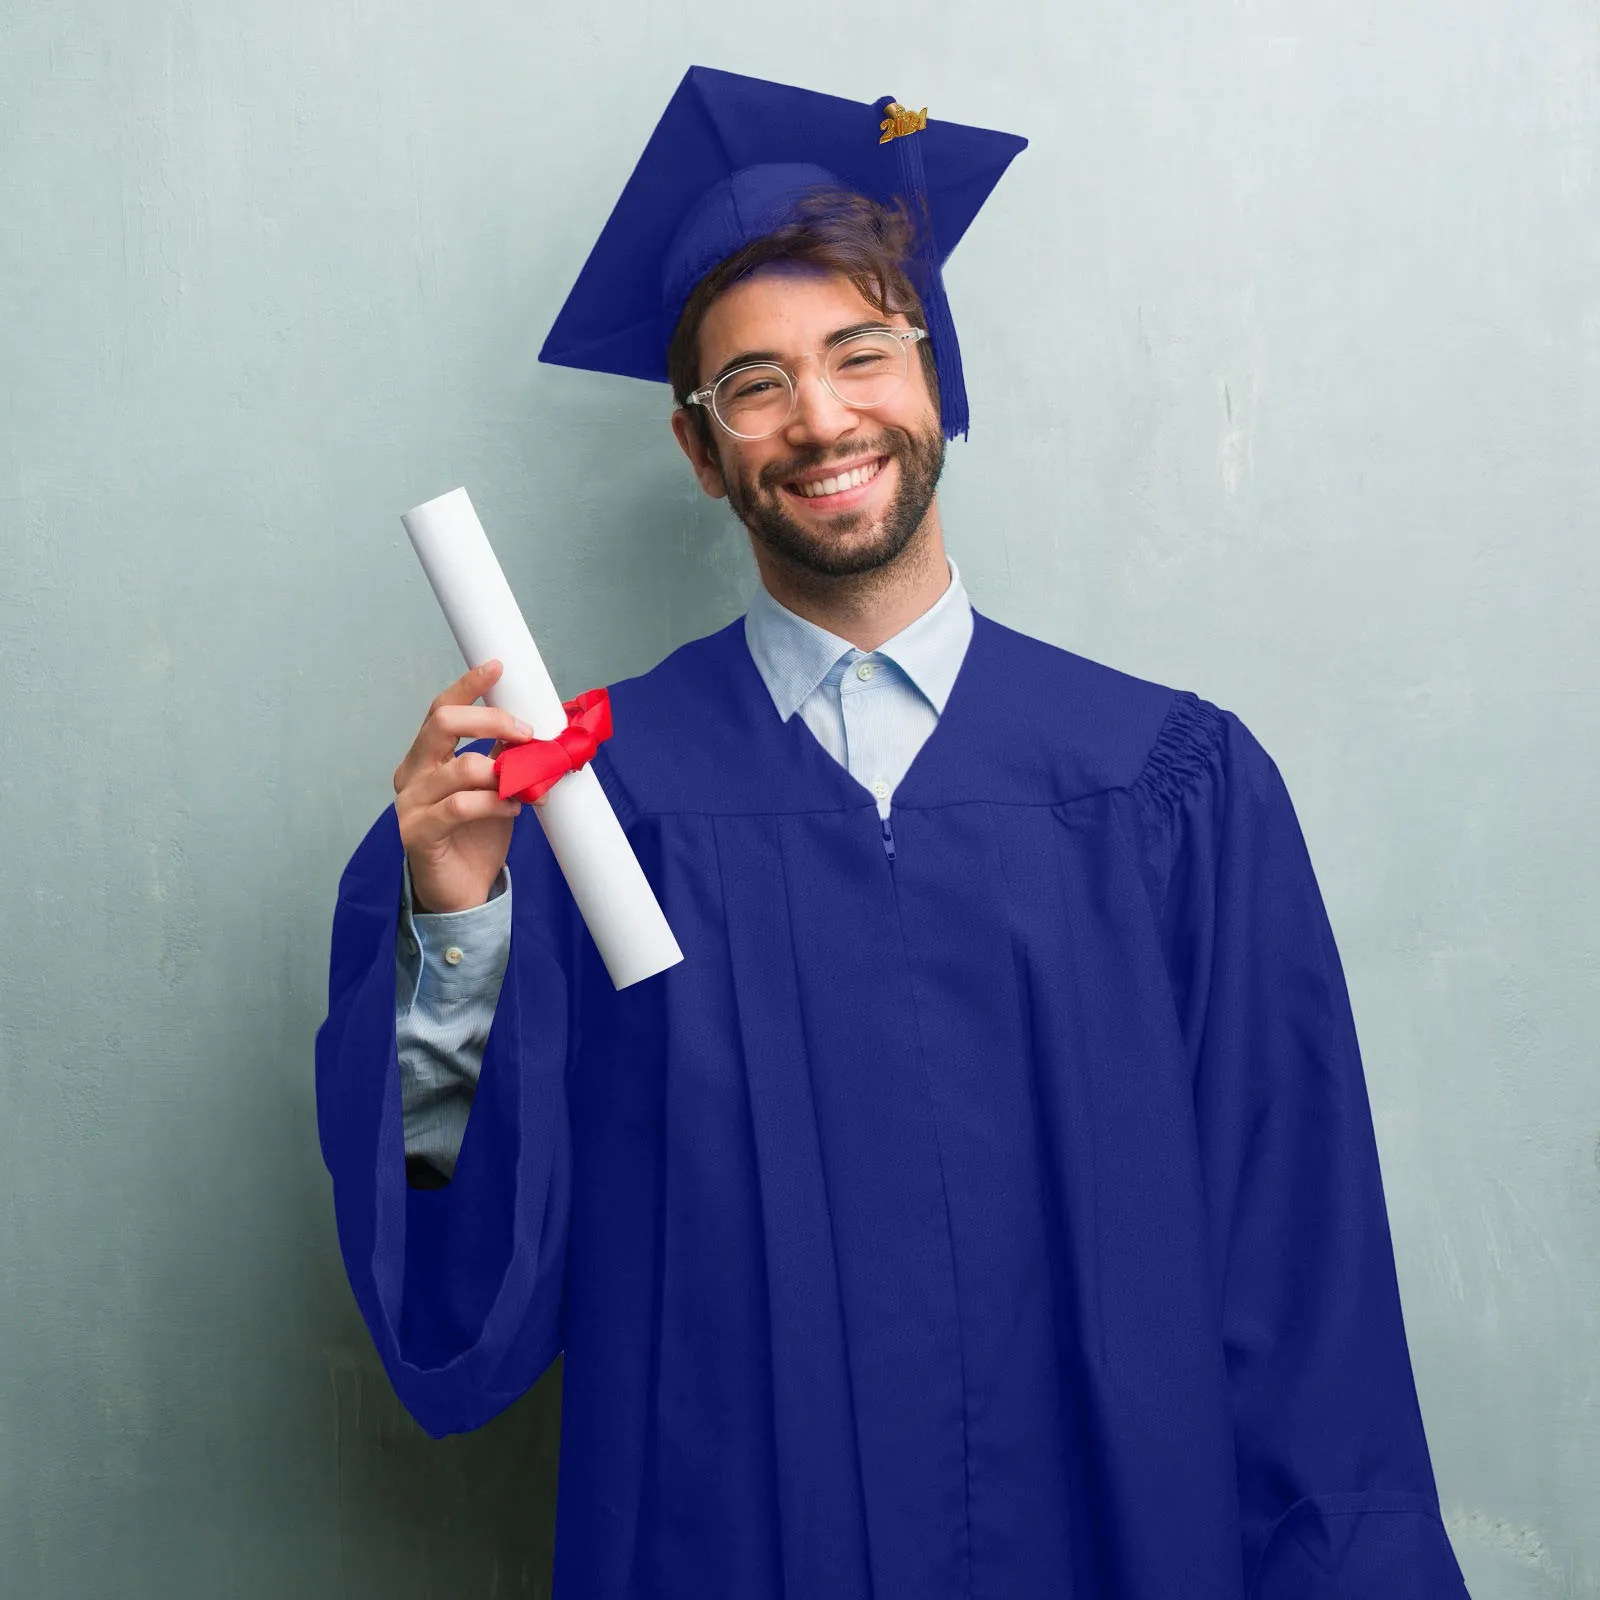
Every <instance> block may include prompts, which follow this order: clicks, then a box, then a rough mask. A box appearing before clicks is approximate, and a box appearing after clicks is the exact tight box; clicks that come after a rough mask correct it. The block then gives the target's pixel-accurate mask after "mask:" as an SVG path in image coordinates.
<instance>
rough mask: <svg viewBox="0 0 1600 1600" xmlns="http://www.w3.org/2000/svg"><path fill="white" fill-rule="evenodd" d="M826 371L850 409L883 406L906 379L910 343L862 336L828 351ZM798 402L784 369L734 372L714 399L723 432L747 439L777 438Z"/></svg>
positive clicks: (883, 336)
mask: <svg viewBox="0 0 1600 1600" xmlns="http://www.w3.org/2000/svg"><path fill="white" fill-rule="evenodd" d="M823 371H824V372H826V373H827V376H828V382H829V384H831V385H832V387H833V389H834V392H835V393H836V394H837V395H838V396H839V398H840V399H841V400H843V401H844V403H845V404H846V405H852V406H876V405H881V404H882V403H883V402H884V401H885V400H887V399H888V398H889V396H890V395H891V394H893V393H894V391H895V390H896V389H897V388H898V387H899V386H900V384H901V382H902V380H903V379H904V378H905V375H906V347H905V343H904V341H903V340H900V339H896V338H895V337H894V335H893V334H888V333H858V334H856V335H855V337H854V338H850V339H843V340H841V341H840V342H839V343H838V344H836V345H834V346H832V348H831V349H829V351H828V356H827V361H826V364H825V365H824V367H823ZM794 402H795V389H794V384H793V382H792V381H791V379H790V377H789V374H788V373H787V372H785V371H784V369H783V368H782V367H779V366H767V365H763V366H756V367H744V368H742V369H741V370H740V371H738V372H730V373H729V374H728V376H727V377H725V378H724V379H722V381H721V382H720V383H718V385H717V386H716V388H715V389H714V390H713V391H712V395H711V405H712V409H713V410H714V411H715V412H716V414H717V418H718V420H719V421H720V422H721V423H722V425H723V427H725V428H726V429H727V430H728V431H729V432H730V433H736V434H739V435H741V436H742V437H744V438H746V439H760V438H764V437H765V436H766V435H767V434H770V433H776V432H777V431H778V429H779V428H781V427H782V426H783V425H784V423H785V422H787V421H788V420H789V416H790V413H791V412H792V411H793V409H794Z"/></svg>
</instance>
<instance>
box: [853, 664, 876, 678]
mask: <svg viewBox="0 0 1600 1600" xmlns="http://www.w3.org/2000/svg"><path fill="white" fill-rule="evenodd" d="M856 676H857V677H858V678H870V677H871V676H872V663H871V662H870V661H859V662H857V663H856Z"/></svg>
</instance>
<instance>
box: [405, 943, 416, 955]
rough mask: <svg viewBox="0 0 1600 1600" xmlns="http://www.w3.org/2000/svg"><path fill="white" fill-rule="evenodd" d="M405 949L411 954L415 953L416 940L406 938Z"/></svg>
mask: <svg viewBox="0 0 1600 1600" xmlns="http://www.w3.org/2000/svg"><path fill="white" fill-rule="evenodd" d="M406 949H407V950H409V951H410V952H411V953H412V955H415V954H416V953H417V941H416V940H415V939H407V940H406Z"/></svg>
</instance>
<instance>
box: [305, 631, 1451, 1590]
mask: <svg viewBox="0 0 1600 1600" xmlns="http://www.w3.org/2000/svg"><path fill="white" fill-rule="evenodd" d="M610 694H611V700H612V706H613V713H614V724H615V733H614V734H613V736H612V738H611V739H610V740H608V741H606V742H605V743H604V744H602V745H601V747H600V749H599V751H598V753H597V754H596V756H595V758H594V766H595V770H596V773H597V775H598V777H599V779H600V781H601V783H602V784H603V785H604V788H605V791H606V794H607V795H608V797H609V799H610V801H611V803H612V805H613V807H614V808H615V810H616V812H617V815H618V817H619V820H620V821H621V823H622V825H623V827H624V829H625V830H626V832H627V834H628V837H629V840H630V841H631V843H632V845H633V848H634V850H635V852H636V853H637V855H638V857H639V860H640V863H641V865H642V866H643V868H644V871H645V873H646V875H647V877H648V878H649V880H650V883H651V885H652V887H653V888H654V890H655V892H656V894H657V896H658V898H659V899H660V902H661V904H662V907H663V909H664V911H665V913H666V915H667V918H668V920H669V922H670V923H671V925H672V928H673V931H674V933H675V934H676V936H677V939H678V942H679V944H680V945H681V946H682V948H683V951H684V960H683V961H682V962H680V963H679V964H678V965H676V966H674V967H671V968H669V969H668V970H666V971H665V972H662V973H658V974H657V975H656V976H654V977H652V978H648V979H646V980H644V981H643V982H641V983H638V984H635V985H633V986H631V987H629V988H627V989H624V990H622V991H620V992H619V991H617V990H615V989H613V988H612V986H611V982H610V979H609V978H608V977H607V975H606V972H605V969H604V966H603V965H602V963H601V961H600V958H599V953H598V951H597V950H596V948H595V946H594V943H593V940H592V939H591V938H590V936H589V934H588V931H587V929H586V928H585V927H584V925H583V922H582V919H581V917H580V916H579V914H578V912H577V909H576V906H575V904H574V902H573V901H572V897H571V894H570V891H569V890H568V889H567V888H566V885H565V881H564V880H563V878H562V877H561V874H560V870H559V867H558V866H557V865H556V863H555V859H554V856H553V854H552V852H551V850H550V847H549V844H548V841H547V840H546V839H545V837H544V835H543V832H542V831H541V829H540V828H539V827H538V826H537V823H536V821H535V819H534V818H533V816H532V814H531V813H528V812H526V811H525V812H524V814H523V817H522V818H521V820H520V821H519V822H518V823H517V825H516V827H515V829H514V836H513V842H512V846H511V856H510V860H511V868H512V872H513V875H514V877H515V880H516V885H517V893H516V900H515V904H514V908H513V927H512V936H511V949H510V955H509V959H508V964H507V968H506V973H505V979H504V983H503V986H502V988H501V992H500V995H499V1000H498V1005H497V1008H496V1011H495V1014H494V1022H493V1026H492V1029H491V1031H490V1034H489V1037H488V1041H487V1044H486V1046H485V1049H484V1055H483V1064H482V1074H481V1078H480V1081H479V1087H478V1091H477V1098H476V1101H475V1103H474V1107H473V1111H472V1116H471V1119H470V1120H469V1122H468V1125H467V1130H466V1137H465V1141H464V1143H463V1145H462V1148H461V1154H460V1158H459V1161H458V1163H457V1166H456V1171H455V1178H454V1181H453V1182H452V1183H451V1184H450V1185H449V1186H448V1187H447V1188H443V1189H436V1190H417V1189H411V1188H408V1186H407V1184H406V1180H405V1170H404V1153H403V1139H402V1128H401V1105H400V1075H399V1070H398V1063H397V1060H396V1054H395V1026H394V942H395V935H396V922H397V918H398V908H399V898H400V896H399V890H400V882H401V865H402V860H403V852H402V848H401V843H400V838H399V830H398V823H397V818H396V815H395V811H394V808H393V807H392V806H391V807H389V808H388V809H387V810H386V811H385V812H384V814H383V815H382V816H381V817H380V818H379V819H378V820H377V821H376V823H374V825H373V827H372V828H371V830H370V831H369V832H368V834H367V835H366V837H365V838H364V839H363V840H362V842H361V844H360V846H359V847H358V849H357V850H356V853H355V855H354V856H353V857H352V859H351V861H350V863H349V866H348V868H347V869H346V871H345V873H344V875H343V877H342V879H341V881H340V884H339V896H338V903H337V907H336V910H335V915H334V925H333V943H332V962H331V972H330V979H329V995H328V1016H327V1019H326V1021H325V1022H324V1023H323V1024H322V1026H321V1027H320V1028H319V1030H318V1033H317V1040H316V1074H317V1109H318V1119H319V1127H320V1134H321V1141H322V1150H323V1155H324V1159H325V1161H326V1164H327V1166H328V1170H329V1172H330V1174H331V1176H332V1180H333V1194H334V1201H335V1208H336V1215H337V1221H338V1229H339V1238H340V1244H341V1247H342V1250H343V1255H344V1260H345V1264H346V1267H347V1270H348V1272H349V1276H350V1281H351V1285H352V1287H353V1289H354V1292H355V1296H356V1299H357V1302H358V1303H359V1305H360V1308H361V1312H362V1315H363V1317H364V1318H365V1320H366V1323H367V1325H368V1327H369V1329H370V1330H371V1333H372V1337H373V1340H374V1342H375V1344H376V1347H377V1350H378V1353H379V1355H380V1357H381V1358H382V1361H383V1364H384V1367H385V1369H386V1370H387V1372H388V1375H389V1378H390V1380H391V1381H392V1383H393V1385H394V1388H395V1391H396V1393H397V1394H398V1395H399V1397H400V1399H401V1400H402V1401H403V1402H404V1404H405V1405H406V1407H407V1409H408V1410H409V1411H410V1412H411V1414H412V1415H413V1416H414V1417H415V1418H416V1419H417V1421H418V1422H419V1423H420V1424H421V1425H422V1427H423V1428H424V1429H425V1430H426V1431H427V1432H428V1433H429V1434H431V1435H433V1436H434V1437H441V1436H443V1435H445V1434H448V1433H455V1432H460V1431H464V1430H467V1429H471V1428H476V1427H478V1426H480V1425H481V1424H482V1423H484V1422H485V1421H487V1420H488V1419H489V1418H490V1417H492V1416H494V1415H495V1414H496V1413H498V1412H499V1411H501V1410H502V1409H503V1408H505V1407H506V1406H508V1405H510V1404H511V1403H512V1402H513V1401H514V1400H515V1399H517V1397H518V1396H519V1395H521V1394H523V1393H524V1392H525V1391H526V1390H527V1388H528V1387H529V1386H530V1385H531V1384H532V1383H533V1382H534V1381H535V1380H536V1379H537V1378H538V1377H539V1376H540V1374H541V1373H542V1372H543V1371H544V1370H545V1369H546V1367H547V1366H548V1365H549V1363H550V1362H551V1360H552V1359H553V1358H554V1357H555V1355H556V1354H557V1353H558V1352H562V1351H564V1352H565V1374H564V1391H563V1403H562V1440H561V1457H560V1473H559V1489H558V1497H557V1513H556V1547H555V1583H554V1596H555V1600H646V1597H649V1600H872V1597H876V1600H958V1597H960V1600H1047V1597H1048V1600H1091V1597H1093V1600H1101V1597H1105V1600H1247V1597H1248V1600H1402V1597H1404V1600H1446V1597H1449V1600H1461V1597H1463V1596H1464V1595H1465V1593H1466V1591H1465V1588H1464V1586H1463V1584H1462V1580H1461V1576H1460V1573H1459V1571H1458V1569H1457V1566H1456V1563H1455V1560H1454V1558H1453V1555H1452V1552H1451V1548H1450V1544H1449V1540H1448V1538H1447V1536H1446V1534H1445V1531H1444V1528H1443V1525H1442V1523H1441V1520H1440V1517H1439V1511H1438V1503H1437V1498H1436V1492H1435V1487H1434V1481H1433V1476H1432V1471H1431V1467H1430V1464H1429V1457H1428V1450H1427V1445H1426V1441H1425V1437H1424V1432H1423V1426H1422V1421H1421V1417H1420V1414H1419V1409H1418V1403H1417V1397H1416V1392H1415V1389H1414V1386H1413V1381H1412V1373H1411V1368H1410V1361H1409V1357H1408V1353H1407V1347H1406V1339H1405V1331H1404V1326H1403V1322H1402V1318H1401V1308H1400V1301H1399V1295H1398V1290H1397V1286H1396V1279H1395V1271H1394V1263H1393V1257H1392V1253H1391V1245H1390V1238H1389V1233H1388V1226H1387V1221H1386V1215H1385V1209H1384V1201H1383V1192H1382V1186H1381V1180H1380V1174H1379V1166H1378V1159H1377V1152H1376V1147H1375V1143H1374V1137H1373V1129H1372V1121H1371V1115H1370V1111H1369V1107H1368V1102H1367V1097H1366V1090H1365V1085H1364V1082H1363V1075H1362V1068H1361V1061H1360V1056H1359V1053H1358V1049H1357V1042H1356V1033H1355V1029H1354V1026H1353V1023H1352V1019H1351V1013H1350V1007H1349V1002H1348V998H1347V995H1346V989H1345V984H1344V979H1343V974H1342V971H1341V967H1340V962H1339V957H1338V954H1337V951H1336V949H1335V945H1334V940H1333V937H1332V934H1331V932H1330V929H1329V924H1328V920H1327V917H1326V914H1325V912H1324V908H1323V904H1322V900H1321V897H1320V895H1319V892H1318V889H1317V884H1316V880H1315V877H1314V875H1313V871H1312V866H1311V862H1310V859H1309V857H1308V854H1307V850H1306V846H1305V843H1304V841H1303V839H1302V836H1301V833H1300V830H1299V827H1298V825H1297V822H1296V819H1295V814H1294V810H1293V807H1292V805H1291V803H1290V799H1289V796H1288V794H1287V792H1286V790H1285V788H1284V785H1283V781H1282V779H1281V777H1280V775H1279V773H1278V770H1277V768H1276V766H1275V765H1274V764H1273V762H1272V760H1271V758H1270V757H1269V756H1268V755H1267V754H1266V752H1265V751H1264V750H1263V749H1262V747H1261V745H1260V744H1259V743H1257V741H1256V740H1255V738H1254V737H1253V736H1252V735H1251V734H1250V732H1249V731H1248V729H1247V728H1246V727H1245V726H1244V724H1243V723H1242V722H1241V721H1240V720H1239V719H1238V718H1237V717H1236V716H1234V715H1233V714H1232V713H1231V712H1229V711H1226V710H1222V709H1220V708H1218V707H1217V706H1215V705H1213V704H1211V703H1210V702H1209V701H1206V700H1204V699H1201V698H1199V697H1198V696H1196V695H1195V694H1193V693H1190V692H1187V691H1175V690H1173V689H1170V688H1166V687H1163V686H1161V685H1159V684H1155V683H1150V682H1146V681H1144V680H1141V679H1138V678H1134V677H1131V676H1128V675H1126V674H1124V673H1121V672H1118V671H1115V670H1113V669H1111V668H1109V667H1106V666H1103V665H1101V664H1098V663H1096V662H1093V661H1090V660H1087V659H1085V658H1083V657H1080V656H1077V655H1074V654H1072V653H1070V652H1068V651H1065V650H1061V649H1059V648H1057V647H1055V646H1053V645H1049V644H1047V643H1044V642H1042V641H1040V640H1037V639H1033V638H1030V637H1029V636H1027V635H1025V634H1021V633H1018V632H1015V631H1013V630H1012V629H1009V628H1006V627H1004V626H1002V625H1001V624H999V623H997V622H995V621H992V620H991V619H989V618H987V617H985V616H983V615H982V614H980V613H978V612H976V611H974V613H973V635H972V639H971V642H970V645H969V646H968V650H967V654H966V656H965V658H964V660H963V663H962V666H961V670H960V673H959V675H958V676H957V679H956V681H955V685H954V687H953V689H952V691H951V694H950V698H949V701H948V703H947V705H946V707H945V710H944V713H943V715H942V716H941V718H940V720H939V723H938V725H937V726H936V728H935V729H934V731H933V733H932V734H931V735H930V736H929V738H928V739H927V741H926V742H925V743H924V744H923V746H922V747H921V749H920V750H919V751H918V753H917V755H916V757H915V759H914V761H913V762H912V764H911V767H910V769H909V771H908V772H907V773H906V775H905V777H904V779H903V780H902V782H901V783H900V785H899V787H898V788H897V790H896V791H895V794H894V797H893V804H892V810H891V814H890V817H889V819H888V822H887V823H884V822H883V821H882V820H881V819H880V817H879V815H878V809H877V802H876V801H875V800H874V798H873V797H872V795H871V794H870V793H869V792H868V791H867V790H866V789H865V788H864V787H863V786H862V785H861V784H860V783H859V782H857V780H856V779H855V778H853V777H852V776H851V775H850V774H849V773H848V772H847V771H846V770H845V769H844V768H843V767H842V766H840V765H839V763H837V762H836V761H834V760H833V759H832V757H831V756H829V755H828V753H827V752H826V751H825V750H824V749H823V748H822V746H821V745H820V744H818V742H817V740H816V737H815V735H814V734H813V733H812V732H811V730H810V729H809V728H808V727H807V726H806V724H805V722H804V720H803V719H802V718H801V717H799V716H794V717H791V718H790V719H789V720H788V722H783V721H781V720H780V719H779V717H778V714H777V712H776V711H775V709H774V707H773V705H772V701H771V698H770V696H769V695H768V693H767V690H766V686H765V684H764V683H763V681H762V679H761V677H760V674H759V673H758V671H757V669H756V666H755V663H754V662H753V661H752V659H751V657H750V654H749V650H748V647H747V645H746V643H745V637H744V628H743V623H742V619H740V620H739V621H735V622H733V623H730V624H729V625H728V626H727V627H726V628H723V629H721V630H720V631H718V632H716V633H713V634H711V635H708V636H707V637H705V638H702V639H698V640H695V641H692V642H691V643H689V644H687V645H685V646H683V647H682V648H681V649H679V650H677V651H675V652H674V653H673V654H672V655H670V656H668V657H667V658H666V660H664V661H663V662H662V663H661V664H660V665H659V666H657V667H656V668H654V669H653V670H652V671H650V672H648V673H645V674H643V675H642V676H639V677H637V678H631V679H627V680H624V681H622V682H620V683H617V684H615V685H612V686H610ZM466 748H469V749H473V750H485V749H487V748H488V741H479V742H478V743H476V744H474V745H471V746H468V747H466Z"/></svg>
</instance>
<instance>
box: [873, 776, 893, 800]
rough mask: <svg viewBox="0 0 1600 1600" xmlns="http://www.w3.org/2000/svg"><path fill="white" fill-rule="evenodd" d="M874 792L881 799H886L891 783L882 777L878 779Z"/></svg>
mask: <svg viewBox="0 0 1600 1600" xmlns="http://www.w3.org/2000/svg"><path fill="white" fill-rule="evenodd" d="M872 792H873V793H874V794H875V795H877V797H878V798H879V799H880V800H883V799H886V798H887V797H888V793H889V785H888V784H886V783H885V782H884V781H883V779H882V778H879V779H878V781H877V782H876V783H875V784H873V786H872Z"/></svg>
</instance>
